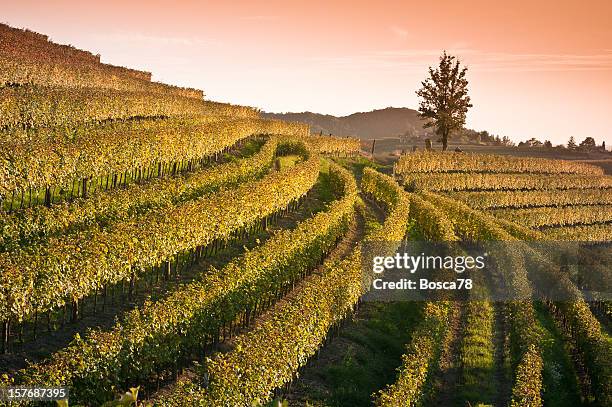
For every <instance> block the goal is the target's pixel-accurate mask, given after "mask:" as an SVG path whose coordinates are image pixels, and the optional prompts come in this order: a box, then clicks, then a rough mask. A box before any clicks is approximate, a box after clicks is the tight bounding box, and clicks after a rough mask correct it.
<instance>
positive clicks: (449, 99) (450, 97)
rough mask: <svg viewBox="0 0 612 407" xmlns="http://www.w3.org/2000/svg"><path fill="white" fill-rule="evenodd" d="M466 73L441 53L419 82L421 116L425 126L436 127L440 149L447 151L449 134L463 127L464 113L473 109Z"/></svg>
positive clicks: (457, 62) (452, 59)
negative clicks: (424, 77) (435, 66)
mask: <svg viewBox="0 0 612 407" xmlns="http://www.w3.org/2000/svg"><path fill="white" fill-rule="evenodd" d="M466 73H467V68H466V67H463V68H461V67H460V61H459V60H458V59H457V58H455V57H454V56H451V55H447V54H446V51H444V54H442V56H441V57H440V64H439V65H438V68H436V69H433V68H432V67H429V77H428V78H427V79H425V80H424V81H423V82H421V85H422V88H421V89H419V90H418V91H417V92H416V94H417V96H419V97H421V98H422V100H421V102H420V103H419V113H420V116H421V117H422V118H424V119H429V120H428V121H427V123H426V124H425V127H434V128H435V132H436V134H437V135H438V136H440V140H441V141H442V150H446V149H447V148H448V139H449V137H450V136H451V135H452V133H453V132H455V131H457V130H461V129H462V128H463V125H464V124H465V116H466V114H467V111H468V109H469V108H470V107H472V105H471V104H470V97H469V96H468V89H467V86H468V80H467V79H466V77H465V75H466Z"/></svg>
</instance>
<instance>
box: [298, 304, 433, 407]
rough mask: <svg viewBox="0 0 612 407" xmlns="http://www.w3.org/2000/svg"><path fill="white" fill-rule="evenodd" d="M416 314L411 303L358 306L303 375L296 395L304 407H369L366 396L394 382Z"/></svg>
mask: <svg viewBox="0 0 612 407" xmlns="http://www.w3.org/2000/svg"><path fill="white" fill-rule="evenodd" d="M420 308H421V304H420V303H417V302H391V303H378V302H377V303H374V302H370V303H364V304H363V305H362V309H361V310H360V312H359V314H358V317H357V319H355V320H353V321H351V322H350V323H349V324H348V325H346V326H345V327H344V328H342V329H341V331H340V335H339V337H337V338H335V339H334V340H333V341H332V342H331V343H330V344H329V345H328V346H327V347H325V348H323V350H322V352H321V355H320V359H319V360H318V361H317V362H316V363H315V364H314V365H312V366H310V367H308V368H307V369H306V370H305V371H304V373H303V375H302V377H304V378H305V379H306V380H300V382H299V383H298V385H297V387H298V388H299V389H300V393H302V394H305V395H306V396H307V398H308V400H309V402H310V405H316V406H319V405H327V406H342V407H344V406H346V407H348V406H351V407H357V406H371V404H372V394H373V393H375V392H376V391H378V390H379V389H381V388H383V387H385V386H386V385H387V384H389V383H392V382H394V381H395V379H396V375H397V372H396V369H397V368H398V367H399V366H400V365H401V362H402V360H401V356H402V354H403V353H404V352H405V350H406V348H405V345H406V343H407V342H408V341H409V340H410V334H411V330H412V328H413V327H414V326H415V325H416V323H417V321H418V320H419V319H420V317H421V314H420ZM290 404H291V403H290Z"/></svg>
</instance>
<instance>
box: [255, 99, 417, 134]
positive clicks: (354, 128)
mask: <svg viewBox="0 0 612 407" xmlns="http://www.w3.org/2000/svg"><path fill="white" fill-rule="evenodd" d="M262 116H263V117H267V118H274V119H280V120H284V121H290V122H303V123H307V124H309V125H310V127H311V131H312V132H313V133H319V132H321V131H322V132H323V133H324V134H329V133H332V134H335V135H342V136H347V135H351V136H357V137H359V138H360V139H366V140H368V139H374V138H385V137H393V136H398V135H401V134H404V133H406V132H407V131H410V132H416V133H417V134H419V135H420V134H421V133H425V132H426V130H424V129H423V121H422V120H421V119H419V117H418V112H417V111H416V110H413V109H409V108H406V107H399V108H398V107H387V108H385V109H378V110H373V111H371V112H359V113H353V114H351V115H348V116H342V117H336V116H332V115H326V114H319V113H312V112H303V113H264V114H263V115H262Z"/></svg>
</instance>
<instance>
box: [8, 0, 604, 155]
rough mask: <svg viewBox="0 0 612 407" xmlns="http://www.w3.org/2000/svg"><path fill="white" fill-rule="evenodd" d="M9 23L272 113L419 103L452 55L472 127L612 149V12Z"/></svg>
mask: <svg viewBox="0 0 612 407" xmlns="http://www.w3.org/2000/svg"><path fill="white" fill-rule="evenodd" d="M0 21H2V22H4V23H8V24H9V25H12V26H16V27H21V28H29V29H32V30H34V31H38V32H41V33H44V34H47V35H49V36H50V38H51V39H52V40H53V41H55V42H59V43H67V44H72V45H74V46H76V47H78V48H81V49H85V50H88V51H91V52H94V53H99V54H101V55H102V61H103V62H106V63H112V64H115V65H123V66H128V67H131V68H137V69H143V70H147V71H150V72H152V73H153V79H154V80H159V81H163V82H167V83H172V84H176V85H181V86H189V87H195V88H199V89H203V90H204V91H205V93H206V96H207V98H208V99H213V100H219V101H224V102H231V103H237V104H245V105H250V106H256V107H259V108H261V109H263V110H265V111H273V112H288V111H292V112H301V111H313V112H317V113H327V114H333V115H347V114H351V113H354V112H360V111H369V110H372V109H377V108H384V107H388V106H394V107H410V108H416V107H417V106H418V98H417V96H416V95H415V91H416V90H417V89H418V88H419V87H420V84H421V81H422V80H424V79H425V77H426V75H427V68H428V66H430V65H436V64H437V63H438V58H439V55H440V54H441V52H442V51H443V50H447V52H449V53H451V54H452V55H456V56H457V57H458V58H459V59H460V60H461V62H462V63H463V64H464V65H466V66H467V67H468V79H469V81H470V96H471V97H472V103H473V105H474V107H473V108H472V109H471V110H470V111H469V112H468V117H467V123H466V126H467V127H469V128H473V129H476V130H487V131H489V132H491V133H494V134H499V135H500V136H508V137H510V138H511V139H513V140H515V141H521V140H526V139H529V138H531V137H536V138H538V139H540V140H546V139H548V140H551V141H552V142H553V143H555V144H558V143H565V142H566V141H567V139H568V138H569V137H570V136H574V137H575V138H576V139H577V140H578V141H580V140H582V139H584V138H585V137H587V136H592V137H594V138H595V139H596V141H597V142H598V143H600V142H601V141H606V142H607V144H608V145H611V144H612V130H611V128H612V124H611V123H610V121H611V119H612V24H610V21H612V2H611V1H604V0H580V1H575V0H555V1H549V0H536V1H534V0H527V1H525V0H515V1H512V2H495V1H490V0H487V1H481V0H464V1H456V0H455V1H446V0H445V1H442V0H440V1H436V0H429V1H423V0H422V1H419V2H413V1H409V0H404V1H387V0H378V1H360V0H352V1H333V0H328V1H319V0H310V1H301V0H295V1H291V0H285V1H259V0H250V1H242V0H232V1H214V2H213V1H180V0H175V1H158V0H147V1H143V0H138V1H127V0H123V1H115V0H107V1H104V2H102V1H98V2H93V1H67V0H46V1H44V0H42V1H31V0H19V1H7V0H0Z"/></svg>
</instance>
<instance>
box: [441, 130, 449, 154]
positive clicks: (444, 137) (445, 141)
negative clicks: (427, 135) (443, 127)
mask: <svg viewBox="0 0 612 407" xmlns="http://www.w3.org/2000/svg"><path fill="white" fill-rule="evenodd" d="M447 148H448V132H445V133H444V134H443V135H442V151H446V149H447Z"/></svg>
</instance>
